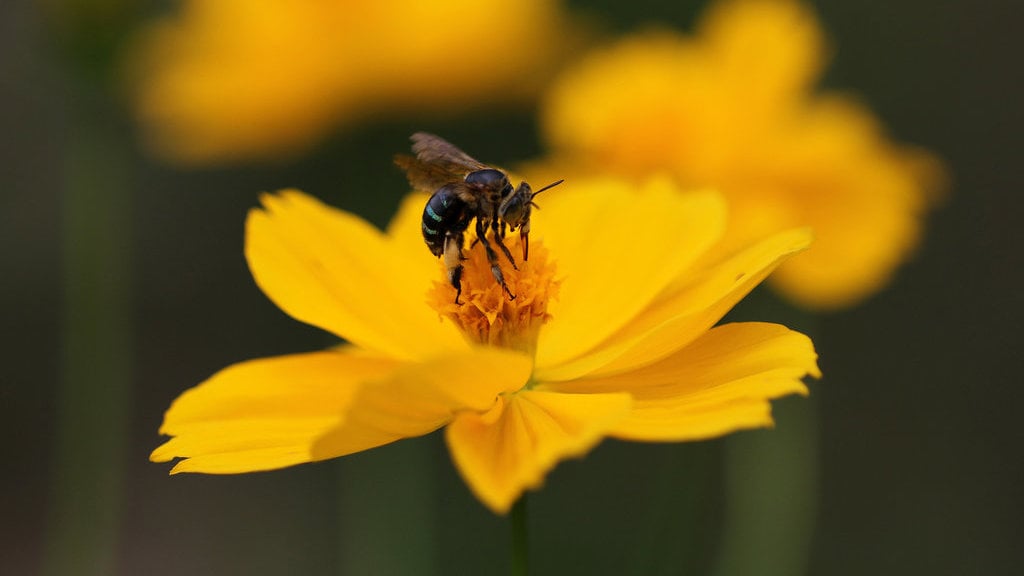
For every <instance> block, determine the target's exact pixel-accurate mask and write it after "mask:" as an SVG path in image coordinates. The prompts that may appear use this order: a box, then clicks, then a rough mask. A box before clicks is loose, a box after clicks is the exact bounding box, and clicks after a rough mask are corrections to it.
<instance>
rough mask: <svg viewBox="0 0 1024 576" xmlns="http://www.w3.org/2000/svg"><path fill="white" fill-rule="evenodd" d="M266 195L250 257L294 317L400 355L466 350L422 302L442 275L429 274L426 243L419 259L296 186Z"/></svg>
mask: <svg viewBox="0 0 1024 576" xmlns="http://www.w3.org/2000/svg"><path fill="white" fill-rule="evenodd" d="M262 200H263V204H264V206H265V207H266V210H252V211H251V212H250V213H249V219H248V221H247V223H246V257H247V258H248V260H249V267H250V268H251V269H252V274H253V277H254V278H255V279H256V283H257V284H259V286H260V288H261V289H262V290H263V291H264V292H265V293H266V294H267V296H269V297H270V299H271V300H273V301H274V303H275V304H277V305H278V306H279V307H280V308H281V309H282V310H284V311H285V312H287V313H288V314H289V315H291V316H292V317H294V318H296V319H297V320H301V321H303V322H306V323H309V324H312V325H314V326H319V327H320V328H323V329H325V330H328V331H330V332H333V333H334V334H336V335H338V336H340V337H342V338H344V339H346V340H348V341H349V342H352V343H354V344H356V345H358V346H359V347H360V348H364V349H366V350H369V351H373V352H378V353H380V354H382V355H386V356H389V357H393V358H398V359H412V360H415V359H422V358H426V357H428V356H431V355H433V354H437V353H441V352H445V351H452V350H465V349H466V348H467V347H468V345H467V344H466V343H465V341H464V340H463V338H462V336H461V335H460V334H459V333H458V331H457V330H456V329H455V328H454V327H453V326H451V325H450V324H448V323H443V322H441V319H440V318H439V317H438V315H437V313H436V312H434V311H433V310H432V309H430V308H429V307H428V306H427V305H426V304H424V301H425V298H426V292H427V289H428V288H429V287H430V285H431V282H432V281H433V280H435V278H436V272H435V273H434V274H430V275H425V274H424V269H425V266H424V264H423V260H422V258H426V257H427V256H429V252H428V251H427V250H426V248H424V249H423V250H422V252H423V253H425V255H424V256H422V257H417V256H414V255H413V254H414V252H413V251H412V250H411V247H396V246H395V245H394V244H393V243H391V242H389V241H388V240H387V237H386V236H384V234H383V233H381V232H380V231H379V230H377V229H376V228H374V227H373V226H371V225H370V224H368V223H367V222H365V221H363V220H361V219H359V218H358V217H356V216H354V215H352V214H348V213H346V212H342V211H340V210H335V209H332V208H329V207H327V206H325V205H323V204H321V203H320V202H318V201H317V200H315V199H313V198H311V197H309V196H307V195H305V194H302V193H301V192H298V191H285V192H282V193H280V194H277V195H270V194H268V195H264V196H263V198H262ZM417 246H418V245H417Z"/></svg>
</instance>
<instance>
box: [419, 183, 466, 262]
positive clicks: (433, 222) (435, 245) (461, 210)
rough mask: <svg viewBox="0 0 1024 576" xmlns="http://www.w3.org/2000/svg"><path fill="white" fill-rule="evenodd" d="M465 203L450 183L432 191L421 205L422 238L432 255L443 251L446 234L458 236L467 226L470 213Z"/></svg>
mask: <svg viewBox="0 0 1024 576" xmlns="http://www.w3.org/2000/svg"><path fill="white" fill-rule="evenodd" d="M466 208H467V206H466V203H465V202H463V201H462V200H461V199H460V198H459V197H458V196H457V195H456V194H455V190H454V187H453V186H452V185H451V184H448V185H445V186H442V187H440V188H438V189H437V192H434V195H433V196H431V197H430V200H427V205H426V206H424V207H423V222H422V224H421V227H422V229H423V240H424V241H425V242H426V243H427V247H428V248H430V252H431V253H432V254H433V255H434V256H440V255H441V254H442V253H443V252H444V241H445V237H446V236H460V235H461V234H462V233H463V232H465V231H466V228H467V227H468V226H469V221H470V220H471V219H472V215H471V214H470V213H469V210H467V209H466Z"/></svg>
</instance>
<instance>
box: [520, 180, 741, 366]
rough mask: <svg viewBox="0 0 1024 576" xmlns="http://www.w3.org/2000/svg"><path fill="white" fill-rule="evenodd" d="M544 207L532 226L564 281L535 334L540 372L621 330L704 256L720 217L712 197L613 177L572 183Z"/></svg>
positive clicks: (714, 237) (722, 209)
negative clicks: (548, 316) (547, 319)
mask: <svg viewBox="0 0 1024 576" xmlns="http://www.w3.org/2000/svg"><path fill="white" fill-rule="evenodd" d="M542 207H543V209H542V210H540V211H538V213H537V216H536V219H537V223H536V224H535V225H534V226H533V229H534V230H535V231H536V234H537V236H538V237H541V238H542V239H543V241H544V244H545V246H546V247H547V248H548V250H550V252H551V255H552V257H553V258H554V259H555V260H556V265H557V270H558V275H559V276H560V277H561V278H562V283H561V286H560V289H559V292H560V293H559V297H558V300H557V301H555V302H554V303H552V304H549V306H548V312H549V313H550V314H551V317H552V318H551V320H550V322H549V323H548V324H546V325H545V326H544V328H543V329H542V330H541V332H540V337H539V340H538V344H537V365H538V366H539V367H540V369H543V368H547V367H551V366H555V365H557V364H561V363H564V362H566V361H568V360H571V359H573V358H575V357H577V356H579V355H581V354H584V353H586V352H588V351H590V350H591V349H592V348H594V347H595V346H596V345H598V344H599V343H601V342H602V341H604V340H605V339H606V338H607V337H609V336H611V335H612V334H614V333H615V332H617V331H619V330H621V329H622V328H623V327H624V326H626V325H627V324H628V323H629V322H630V321H631V320H632V319H633V318H634V317H635V316H636V315H637V314H639V313H640V312H641V311H642V310H643V309H644V308H645V307H647V306H648V304H649V303H650V302H651V301H652V300H654V298H655V297H656V296H657V295H658V294H659V293H661V292H662V291H663V290H664V289H665V288H666V287H667V286H668V285H670V284H671V283H673V282H675V281H676V280H677V278H678V277H679V275H680V274H681V273H682V272H683V271H684V270H686V269H687V267H689V266H690V265H692V264H693V262H694V261H695V260H696V259H697V258H698V257H700V256H701V255H703V254H704V252H705V251H706V250H707V249H708V247H709V246H710V245H711V244H713V243H714V242H715V241H716V240H717V239H718V237H719V235H720V234H721V233H722V230H723V228H724V222H725V205H724V203H723V202H722V200H721V198H720V197H719V196H718V195H717V194H713V193H709V192H701V193H692V194H681V193H680V192H679V191H678V190H677V189H676V188H675V187H674V186H673V185H672V184H671V183H670V182H669V181H667V180H660V179H659V180H651V181H649V183H648V184H647V185H646V186H645V187H644V188H643V189H641V190H636V188H635V186H632V185H629V184H625V183H623V182H619V181H615V180H594V181H590V182H581V183H574V184H571V185H569V189H568V190H567V191H563V192H560V193H559V194H557V195H554V194H553V195H552V196H551V198H549V199H547V200H545V202H544V203H543V204H542Z"/></svg>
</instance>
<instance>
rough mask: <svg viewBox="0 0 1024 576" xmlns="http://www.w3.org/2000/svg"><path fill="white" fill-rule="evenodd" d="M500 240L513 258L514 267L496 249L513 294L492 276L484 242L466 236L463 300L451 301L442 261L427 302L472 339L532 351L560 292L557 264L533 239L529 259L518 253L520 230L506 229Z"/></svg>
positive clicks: (450, 291)
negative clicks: (521, 256)
mask: <svg viewBox="0 0 1024 576" xmlns="http://www.w3.org/2000/svg"><path fill="white" fill-rule="evenodd" d="M491 242H492V244H493V240H491ZM504 242H505V245H506V246H507V247H508V249H509V251H510V252H511V253H512V255H513V257H516V268H518V269H516V268H513V267H512V265H511V264H509V262H508V259H507V258H505V257H504V255H502V254H500V253H499V257H500V260H499V262H498V265H499V266H501V269H502V273H503V274H504V276H505V281H506V283H507V284H508V287H509V289H510V290H511V291H512V293H513V294H515V298H514V299H509V298H508V297H507V296H506V295H505V293H504V292H503V291H502V289H501V285H500V284H498V283H497V282H496V281H495V279H494V275H493V274H492V273H491V265H490V263H489V262H488V261H487V253H486V251H485V250H484V247H483V246H482V245H481V244H480V243H479V242H477V243H476V244H475V245H473V244H472V243H471V242H469V241H467V246H466V248H465V249H464V251H463V254H464V256H465V258H466V259H465V261H463V263H462V264H463V267H464V270H463V272H462V296H461V300H462V302H461V304H455V289H454V288H453V287H452V286H451V284H450V283H449V282H448V281H447V280H446V279H443V278H445V274H446V273H445V271H444V266H443V265H439V268H438V269H439V270H440V271H441V274H440V275H439V278H441V279H439V280H437V281H436V282H434V285H433V287H432V288H431V289H430V291H429V293H428V295H427V301H428V303H429V304H430V305H431V306H432V307H433V308H434V309H435V310H437V312H438V313H439V314H441V315H442V316H444V317H446V318H448V319H449V320H451V321H452V322H454V323H455V325H456V326H458V327H459V329H460V330H462V332H463V333H464V334H465V335H466V336H467V337H468V338H469V339H471V340H472V341H473V342H476V343H479V344H486V345H489V346H497V347H500V348H511V349H514V350H520V351H523V352H527V353H529V354H532V353H533V352H534V351H535V350H536V347H537V334H538V332H539V331H540V327H541V325H543V324H544V323H545V322H547V321H548V320H549V319H550V318H551V316H550V314H548V313H547V308H548V302H549V301H550V300H551V299H553V298H556V297H557V296H558V286H559V281H558V280H557V279H556V278H555V264H554V262H553V261H552V260H551V259H549V255H548V251H547V249H546V248H545V247H544V244H543V242H539V241H536V240H535V241H534V242H532V243H531V245H530V259H529V260H527V261H523V260H521V259H519V258H518V256H519V255H520V254H522V248H521V246H520V239H519V235H518V234H510V235H509V236H508V237H506V238H505V240H504Z"/></svg>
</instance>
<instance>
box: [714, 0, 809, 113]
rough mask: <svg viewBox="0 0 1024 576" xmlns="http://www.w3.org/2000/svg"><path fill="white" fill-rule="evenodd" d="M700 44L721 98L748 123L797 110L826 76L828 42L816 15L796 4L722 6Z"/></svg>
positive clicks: (734, 2)
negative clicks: (711, 69) (824, 71)
mask: <svg viewBox="0 0 1024 576" xmlns="http://www.w3.org/2000/svg"><path fill="white" fill-rule="evenodd" d="M697 42H698V45H699V46H700V48H701V49H702V50H703V51H704V52H705V55H706V57H707V58H709V60H710V61H711V62H712V66H713V68H714V70H715V73H716V75H717V77H718V79H719V81H720V82H722V85H721V87H720V88H719V90H720V96H722V97H725V98H732V99H734V100H733V102H732V103H734V104H740V103H742V105H741V106H732V105H730V104H729V103H728V102H723V103H722V105H721V107H725V108H726V109H732V110H733V111H734V113H736V114H738V115H741V117H742V118H743V120H750V121H754V122H760V123H764V122H766V121H767V122H770V121H772V120H774V119H776V118H778V117H779V116H780V115H783V114H786V113H787V112H789V111H790V109H792V108H793V107H794V106H796V105H797V104H798V103H799V102H800V101H801V99H802V98H803V94H804V93H805V92H806V91H807V90H808V88H809V87H810V86H811V84H812V83H813V82H814V80H815V79H816V78H817V76H818V75H819V73H820V72H821V68H822V66H823V64H824V58H823V56H824V53H825V50H824V47H825V41H824V37H823V34H822V31H821V28H820V26H819V25H818V22H817V20H816V19H815V16H814V14H813V12H812V11H811V10H810V8H808V7H807V6H806V5H805V4H804V3H802V2H794V1H792V0H726V1H722V2H716V3H715V4H714V5H712V7H711V9H710V10H708V12H707V13H706V14H705V15H704V17H703V18H702V20H701V24H700V31H699V36H698V39H697Z"/></svg>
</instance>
